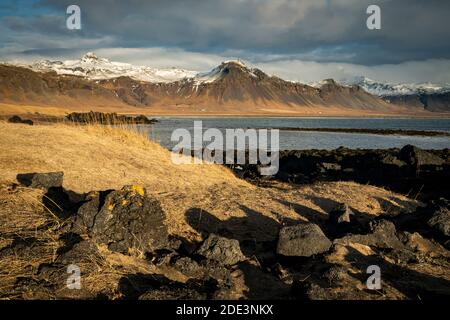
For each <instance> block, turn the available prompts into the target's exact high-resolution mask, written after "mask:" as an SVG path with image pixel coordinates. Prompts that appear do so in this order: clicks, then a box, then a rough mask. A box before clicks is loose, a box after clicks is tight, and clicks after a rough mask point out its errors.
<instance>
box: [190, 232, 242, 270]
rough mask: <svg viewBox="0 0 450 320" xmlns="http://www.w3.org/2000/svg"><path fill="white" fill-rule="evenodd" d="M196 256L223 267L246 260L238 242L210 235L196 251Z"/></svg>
mask: <svg viewBox="0 0 450 320" xmlns="http://www.w3.org/2000/svg"><path fill="white" fill-rule="evenodd" d="M197 254H199V255H201V256H203V257H205V258H207V259H211V260H215V261H218V262H220V263H222V264H223V265H234V264H236V263H238V262H241V261H244V260H245V259H246V258H245V256H244V254H243V253H242V251H241V248H240V246H239V241H237V240H235V239H228V238H224V237H220V236H218V235H215V234H213V233H211V234H210V235H209V236H208V238H207V239H206V240H205V241H204V242H203V244H202V245H201V246H200V248H199V249H198V250H197Z"/></svg>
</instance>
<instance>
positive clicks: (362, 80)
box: [341, 77, 450, 97]
mask: <svg viewBox="0 0 450 320" xmlns="http://www.w3.org/2000/svg"><path fill="white" fill-rule="evenodd" d="M341 82H342V83H343V84H346V85H358V86H360V87H361V88H363V89H364V90H366V91H367V92H369V93H371V94H373V95H376V96H379V97H390V96H407V95H415V94H437V93H446V92H450V84H447V85H445V86H442V85H437V84H433V83H419V84H415V83H403V84H392V83H383V82H377V81H374V80H371V79H369V78H366V77H355V78H353V79H346V80H342V81H341Z"/></svg>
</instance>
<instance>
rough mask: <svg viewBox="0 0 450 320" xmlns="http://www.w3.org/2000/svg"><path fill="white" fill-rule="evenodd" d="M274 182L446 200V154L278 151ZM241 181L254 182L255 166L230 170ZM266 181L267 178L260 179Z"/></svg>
mask: <svg viewBox="0 0 450 320" xmlns="http://www.w3.org/2000/svg"><path fill="white" fill-rule="evenodd" d="M279 159H280V162H279V171H278V172H277V174H276V175H275V176H274V177H273V178H274V179H277V180H281V181H284V182H290V183H296V184H309V183H313V182H316V181H355V182H358V183H362V184H367V183H369V184H372V185H376V186H381V187H386V188H389V189H391V190H394V191H397V192H401V193H409V194H414V195H417V197H418V198H419V199H429V198H431V197H432V198H438V197H443V198H450V187H449V183H448V182H449V181H450V151H449V150H448V149H444V150H422V149H419V148H417V147H415V146H411V145H407V146H405V147H403V148H402V149H387V150H361V149H357V150H353V149H347V148H343V147H341V148H338V149H335V150H295V151H294V150H293V151H280V156H279ZM233 169H234V170H235V172H236V173H237V174H238V175H239V176H241V177H244V178H248V179H250V180H255V181H258V179H259V178H261V176H260V173H259V172H260V168H259V166H258V165H244V166H243V167H242V168H237V167H233ZM264 179H267V177H264Z"/></svg>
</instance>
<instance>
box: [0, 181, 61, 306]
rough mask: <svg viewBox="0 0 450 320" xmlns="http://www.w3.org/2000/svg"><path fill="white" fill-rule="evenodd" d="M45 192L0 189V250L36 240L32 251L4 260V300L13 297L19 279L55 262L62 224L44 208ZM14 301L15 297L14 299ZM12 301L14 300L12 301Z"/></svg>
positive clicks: (0, 290)
mask: <svg viewBox="0 0 450 320" xmlns="http://www.w3.org/2000/svg"><path fill="white" fill-rule="evenodd" d="M42 196H43V192H42V191H41V190H36V189H29V188H22V187H18V188H14V189H10V188H7V187H6V186H5V185H0V250H1V249H4V248H7V247H8V246H9V245H10V244H12V243H13V241H27V239H33V242H35V243H36V245H35V247H34V248H33V249H31V250H28V251H27V250H23V251H12V252H9V253H8V254H7V256H3V253H2V255H1V256H0V297H4V296H9V295H10V290H11V288H12V287H13V285H14V283H15V281H16V279H17V278H18V277H31V276H33V274H35V272H36V271H37V269H38V267H39V266H40V265H41V264H42V263H50V262H53V261H54V259H55V258H56V250H57V249H58V247H59V246H60V242H59V240H58V236H57V234H56V233H55V230H56V229H57V228H58V227H59V226H60V221H59V220H58V219H57V218H56V217H55V216H54V215H53V214H52V213H51V212H50V211H49V210H47V209H46V208H45V207H44V206H43V204H42ZM13 297H14V296H13ZM11 298H12V297H11Z"/></svg>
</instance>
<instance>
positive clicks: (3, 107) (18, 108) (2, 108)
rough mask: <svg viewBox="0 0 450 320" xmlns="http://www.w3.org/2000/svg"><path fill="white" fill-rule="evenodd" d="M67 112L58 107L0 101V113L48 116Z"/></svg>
mask: <svg viewBox="0 0 450 320" xmlns="http://www.w3.org/2000/svg"><path fill="white" fill-rule="evenodd" d="M67 112H69V111H68V110H67V109H64V108H58V107H43V106H34V105H16V104H9V103H0V115H13V114H17V115H29V114H35V113H40V114H46V115H49V116H63V115H65V114H66V113H67Z"/></svg>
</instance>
